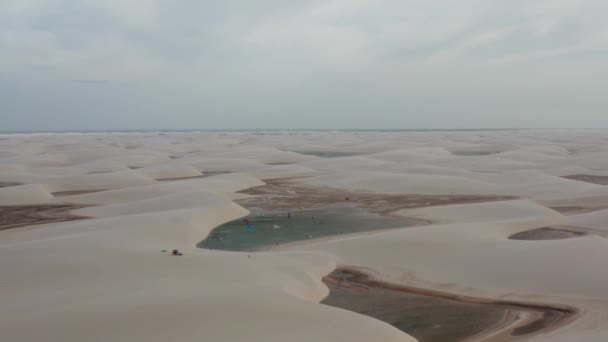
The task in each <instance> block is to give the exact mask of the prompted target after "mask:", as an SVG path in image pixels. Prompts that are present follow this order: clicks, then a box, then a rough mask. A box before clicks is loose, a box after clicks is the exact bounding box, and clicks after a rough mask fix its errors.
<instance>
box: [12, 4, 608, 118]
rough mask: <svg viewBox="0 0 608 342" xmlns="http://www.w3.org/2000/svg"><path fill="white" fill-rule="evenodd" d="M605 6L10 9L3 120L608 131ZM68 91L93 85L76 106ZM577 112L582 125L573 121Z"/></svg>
mask: <svg viewBox="0 0 608 342" xmlns="http://www.w3.org/2000/svg"><path fill="white" fill-rule="evenodd" d="M606 10H608V3H606V2H605V1H603V0H536V1H525V0H490V1H488V0H459V1H456V0H448V1H443V2H429V1H424V0H307V1H298V2H292V1H281V0H259V1H256V2H255V3H254V2H235V1H222V2H219V1H211V0H201V1H195V0H184V1H161V0H143V1H139V0H138V1H136V0H90V1H86V2H74V1H68V0H47V1H42V0H40V1H36V0H5V1H2V3H0V51H2V53H1V54H0V83H1V84H6V85H7V87H2V88H0V101H2V102H3V103H9V102H10V106H7V108H6V110H4V111H3V112H2V113H0V116H1V117H0V119H2V122H3V123H6V125H8V126H11V125H12V127H8V128H11V129H27V128H28V127H26V126H28V125H31V126H32V127H33V126H36V125H38V123H39V122H41V120H40V119H41V118H42V117H44V115H54V116H62V115H64V116H66V117H67V116H69V117H70V118H71V119H72V120H64V122H69V123H70V124H73V125H75V126H74V127H76V128H77V127H79V125H80V126H83V127H84V126H87V125H90V124H91V123H96V124H98V125H99V124H101V123H102V122H101V121H103V120H101V121H100V119H99V118H95V120H91V116H93V115H100V114H99V108H109V107H107V106H106V105H105V101H109V99H110V98H111V99H112V100H111V101H113V102H112V104H111V110H112V111H113V112H115V113H117V114H116V116H109V117H108V118H113V119H112V120H115V121H112V122H105V123H104V125H105V126H112V125H114V126H115V127H116V128H121V127H123V126H124V125H131V127H124V128H140V127H134V126H133V125H135V126H136V125H138V124H147V123H150V124H151V123H154V124H155V126H163V125H166V126H167V127H170V126H171V125H180V126H181V127H201V128H204V126H205V125H211V124H213V125H215V126H214V127H213V128H222V127H231V126H235V125H238V126H239V127H235V128H247V127H253V126H255V125H263V124H262V123H263V122H266V121H265V119H264V117H270V118H272V120H270V121H269V122H272V124H274V125H281V126H285V127H288V126H289V127H290V126H291V125H298V126H299V127H304V126H308V127H312V126H314V127H322V126H323V125H324V124H326V123H327V124H329V123H328V122H330V123H332V124H333V125H339V124H340V123H345V122H351V123H356V124H357V125H361V126H365V127H370V126H377V127H385V126H391V127H393V126H395V125H400V126H403V127H409V126H416V127H419V128H420V127H423V128H424V127H431V126H433V125H436V124H437V123H438V122H440V123H441V124H442V125H444V126H450V125H459V124H461V123H462V122H473V123H475V122H479V123H480V124H481V123H483V124H484V125H488V126H496V125H500V124H504V123H505V122H508V121H509V120H511V119H513V118H517V122H514V123H512V124H509V125H508V126H512V127H513V126H522V127H523V126H530V125H532V126H538V125H542V124H543V122H544V121H542V120H540V119H538V120H537V119H534V116H535V115H536V114H537V113H544V114H543V115H541V117H545V118H546V117H547V116H554V117H555V118H556V120H557V121H559V122H561V123H562V125H564V126H567V125H573V126H574V125H582V124H584V123H586V122H602V123H605V120H604V119H603V113H604V109H605V106H606V105H608V103H607V102H606V100H604V99H603V95H601V92H599V91H598V89H603V88H605V87H606V85H607V82H608V81H605V80H606V79H608V78H607V77H606V76H608V75H607V74H608V70H606V67H605V58H606V57H607V54H608V44H607V43H608V24H607V23H606V22H605V20H604V18H603V13H605V11H606ZM65 80H70V81H68V82H66V81H65ZM10 84H13V85H15V84H17V85H19V87H16V88H15V87H13V88H14V89H13V90H11V91H9V90H8V89H9V88H8V85H10ZM74 84H79V85H91V87H83V88H87V89H88V90H86V93H83V94H81V95H82V96H80V97H75V96H73V92H74V91H75V90H74V88H76V87H74ZM104 84H107V85H112V84H129V87H117V88H116V89H112V87H102V86H101V85H104ZM15 89H16V90H15ZM15 91H21V92H23V95H24V96H15ZM82 91H83V92H85V90H82ZM50 93H52V94H54V96H55V97H56V99H50V98H48V94H50ZM564 94H565V95H564ZM555 96H559V97H560V100H559V101H556V99H555ZM480 97H483V99H480ZM9 100H10V101H9ZM27 101H39V102H40V103H46V104H47V105H46V106H32V104H31V103H29V102H27ZM79 101H80V102H79ZM26 102H27V103H26ZM76 102H79V103H76ZM558 102H559V103H558ZM85 104H86V105H85ZM100 104H104V106H105V107H104V106H100ZM586 104H592V105H586ZM89 105H91V106H96V110H94V111H91V112H90V113H87V110H86V109H87V108H88V106H89ZM582 106H583V107H584V108H585V111H586V113H585V114H583V117H586V118H588V119H587V120H576V119H572V118H570V119H569V118H568V113H569V112H575V111H578V109H577V108H581V107H582ZM40 108H44V112H42V110H41V109H40ZM509 110H513V111H517V112H518V113H519V112H522V113H527V114H522V115H519V116H518V115H509ZM17 116H18V117H19V120H15V118H16V117H17ZM125 117H128V118H129V120H128V122H126V121H124V120H120V118H125ZM462 117H466V118H467V119H466V120H464V119H462ZM28 118H29V121H28ZM431 118H432V119H431ZM543 120H544V119H543ZM607 124H608V123H607ZM17 126H18V127H17ZM37 128H39V127H37ZM84 128H95V127H84ZM178 128H179V127H178ZM444 128H445V127H444Z"/></svg>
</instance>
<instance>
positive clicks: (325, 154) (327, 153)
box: [291, 151, 364, 158]
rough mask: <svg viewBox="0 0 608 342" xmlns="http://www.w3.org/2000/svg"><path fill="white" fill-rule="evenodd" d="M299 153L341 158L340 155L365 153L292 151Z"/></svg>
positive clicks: (348, 155) (350, 155) (347, 155)
mask: <svg viewBox="0 0 608 342" xmlns="http://www.w3.org/2000/svg"><path fill="white" fill-rule="evenodd" d="M291 152H296V153H299V154H305V155H308V156H316V157H321V158H340V157H352V156H360V155H362V154H364V153H357V152H330V151H291Z"/></svg>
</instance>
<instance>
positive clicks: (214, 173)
mask: <svg viewBox="0 0 608 342" xmlns="http://www.w3.org/2000/svg"><path fill="white" fill-rule="evenodd" d="M230 172H231V171H211V172H204V173H202V174H201V175H200V176H189V177H172V178H157V179H156V180H157V181H159V182H170V181H178V180H184V179H197V178H206V177H211V176H217V175H223V174H226V173H230Z"/></svg>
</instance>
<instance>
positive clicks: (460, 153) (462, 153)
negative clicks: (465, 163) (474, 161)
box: [452, 151, 498, 157]
mask: <svg viewBox="0 0 608 342" xmlns="http://www.w3.org/2000/svg"><path fill="white" fill-rule="evenodd" d="M497 153H498V152H497V151H452V154H453V155H455V156H462V157H466V156H489V155H492V154H497Z"/></svg>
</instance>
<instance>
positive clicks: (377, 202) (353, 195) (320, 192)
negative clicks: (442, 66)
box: [237, 178, 515, 214]
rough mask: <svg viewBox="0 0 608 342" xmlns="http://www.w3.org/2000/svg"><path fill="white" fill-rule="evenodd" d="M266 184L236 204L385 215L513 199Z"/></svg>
mask: <svg viewBox="0 0 608 342" xmlns="http://www.w3.org/2000/svg"><path fill="white" fill-rule="evenodd" d="M265 182H266V185H263V186H259V187H254V188H250V189H247V190H244V191H241V193H244V194H247V195H254V196H257V197H254V198H248V199H244V200H239V201H237V202H238V203H239V204H241V205H244V206H257V207H260V208H263V209H267V210H275V209H278V210H291V209H293V208H318V207H324V206H328V205H335V204H345V203H347V204H356V205H358V206H361V207H363V208H365V209H366V210H367V211H370V212H376V213H382V214H388V213H392V212H395V211H397V210H401V209H411V208H419V207H426V206H439V205H448V204H465V203H481V202H493V201H504V200H512V199H515V197H509V196H484V195H416V194H412V195H394V194H378V193H366V192H354V191H347V190H342V189H333V188H328V187H314V186H303V185H299V184H295V183H294V182H292V181H290V179H289V178H286V179H272V180H265Z"/></svg>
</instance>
